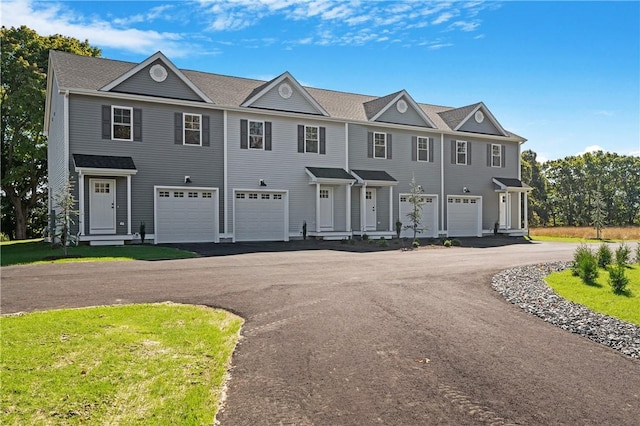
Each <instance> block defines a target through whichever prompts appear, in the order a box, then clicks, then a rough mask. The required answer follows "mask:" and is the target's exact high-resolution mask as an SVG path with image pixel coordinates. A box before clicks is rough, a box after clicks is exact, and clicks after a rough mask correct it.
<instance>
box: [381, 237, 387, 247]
mask: <svg viewBox="0 0 640 426" xmlns="http://www.w3.org/2000/svg"><path fill="white" fill-rule="evenodd" d="M378 247H389V242H388V241H387V239H386V238H385V237H380V239H379V240H378Z"/></svg>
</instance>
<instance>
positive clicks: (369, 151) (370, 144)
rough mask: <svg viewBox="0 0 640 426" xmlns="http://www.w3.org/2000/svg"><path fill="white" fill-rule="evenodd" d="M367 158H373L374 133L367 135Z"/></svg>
mask: <svg viewBox="0 0 640 426" xmlns="http://www.w3.org/2000/svg"><path fill="white" fill-rule="evenodd" d="M367 157H369V158H373V132H369V133H368V134H367Z"/></svg>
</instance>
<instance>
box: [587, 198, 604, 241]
mask: <svg viewBox="0 0 640 426" xmlns="http://www.w3.org/2000/svg"><path fill="white" fill-rule="evenodd" d="M606 208H607V206H606V205H605V203H604V200H603V198H602V192H600V191H599V190H598V191H596V192H595V193H594V194H593V205H592V206H591V224H592V225H593V227H594V228H596V238H597V239H600V237H601V235H602V229H603V228H604V216H605V214H606Z"/></svg>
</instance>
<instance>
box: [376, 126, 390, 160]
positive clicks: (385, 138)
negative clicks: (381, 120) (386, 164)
mask: <svg viewBox="0 0 640 426" xmlns="http://www.w3.org/2000/svg"><path fill="white" fill-rule="evenodd" d="M376 135H383V136H384V156H383V157H377V156H376ZM388 147H389V144H388V143H387V134H386V133H385V132H373V158H374V159H378V160H386V159H387V148H388Z"/></svg>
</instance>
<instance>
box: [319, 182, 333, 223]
mask: <svg viewBox="0 0 640 426" xmlns="http://www.w3.org/2000/svg"><path fill="white" fill-rule="evenodd" d="M320 229H322V230H325V231H333V188H331V187H330V186H324V187H320Z"/></svg>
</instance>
